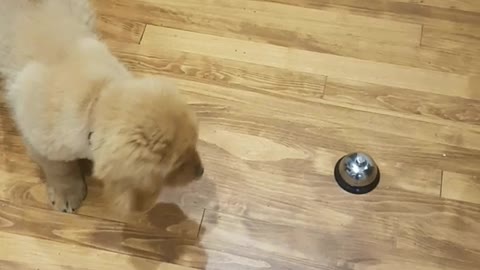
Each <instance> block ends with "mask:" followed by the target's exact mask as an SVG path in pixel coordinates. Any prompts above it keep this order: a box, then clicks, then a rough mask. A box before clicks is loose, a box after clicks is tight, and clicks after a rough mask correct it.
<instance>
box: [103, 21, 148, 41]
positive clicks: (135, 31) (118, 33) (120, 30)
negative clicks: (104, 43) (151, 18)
mask: <svg viewBox="0 0 480 270" xmlns="http://www.w3.org/2000/svg"><path fill="white" fill-rule="evenodd" d="M96 24H97V31H98V33H99V35H100V37H101V38H102V39H110V40H117V41H122V42H133V43H140V40H141V39H142V35H143V31H145V26H146V25H145V24H144V23H139V22H135V21H130V20H127V19H119V18H116V17H112V16H98V17H97V22H96Z"/></svg>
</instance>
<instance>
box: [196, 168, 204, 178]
mask: <svg viewBox="0 0 480 270" xmlns="http://www.w3.org/2000/svg"><path fill="white" fill-rule="evenodd" d="M204 172H205V169H204V168H203V166H199V167H198V168H197V176H198V177H201V176H203V173H204Z"/></svg>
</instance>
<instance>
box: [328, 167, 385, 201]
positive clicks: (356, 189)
mask: <svg viewBox="0 0 480 270" xmlns="http://www.w3.org/2000/svg"><path fill="white" fill-rule="evenodd" d="M342 160H343V158H341V159H340V160H338V161H337V164H335V170H334V176H335V180H336V181H337V184H338V185H339V186H340V187H341V188H342V189H343V190H345V191H347V192H349V193H352V194H356V195H362V194H367V193H369V192H370V191H372V190H374V189H375V188H376V187H377V186H378V183H379V182H380V169H378V168H377V176H376V177H375V179H374V180H373V182H372V183H370V184H368V185H366V186H361V187H354V186H351V185H349V184H348V183H347V182H346V181H345V180H343V178H342V176H341V175H340V170H339V168H340V162H341V161H342Z"/></svg>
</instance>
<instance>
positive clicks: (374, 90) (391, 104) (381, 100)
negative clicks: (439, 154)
mask: <svg viewBox="0 0 480 270" xmlns="http://www.w3.org/2000/svg"><path fill="white" fill-rule="evenodd" d="M324 99H325V100H328V101H332V102H334V103H337V104H348V105H349V106H352V107H357V106H362V107H365V108H368V110H375V109H378V110H381V111H393V112H398V113H400V115H403V114H408V115H416V116H421V118H419V119H424V118H425V117H428V118H430V119H432V120H433V121H436V120H449V122H442V121H439V122H438V123H442V124H445V125H456V124H458V123H467V124H473V125H480V101H479V100H472V99H464V98H459V97H452V96H443V95H435V94H428V93H423V92H418V91H412V90H409V89H401V88H394V87H387V86H382V85H376V84H369V83H364V82H359V81H351V80H343V79H337V78H332V77H329V78H328V83H327V85H326V90H325V94H324Z"/></svg>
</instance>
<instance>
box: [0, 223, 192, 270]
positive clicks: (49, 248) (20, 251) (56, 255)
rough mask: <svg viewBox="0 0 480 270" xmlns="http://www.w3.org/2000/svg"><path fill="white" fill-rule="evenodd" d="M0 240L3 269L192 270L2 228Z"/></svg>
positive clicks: (0, 257)
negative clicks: (24, 234) (4, 230)
mask: <svg viewBox="0 0 480 270" xmlns="http://www.w3.org/2000/svg"><path fill="white" fill-rule="evenodd" d="M0 241H1V242H2V246H1V247H0V251H1V252H0V267H1V268H2V269H5V270H13V269H15V270H16V269H31V270H34V269H35V270H37V269H49V270H50V269H51V270H56V269H58V270H60V269H61V270H65V269H71V270H77V269H78V270H97V269H99V268H100V269H105V270H109V269H119V268H121V269H126V270H130V269H132V270H138V269H151V270H155V269H158V270H160V269H161V270H193V268H189V267H183V266H177V265H174V264H170V263H162V262H158V261H153V260H148V259H142V258H137V257H130V256H127V255H122V254H118V253H112V252H108V251H103V250H98V249H93V248H86V247H81V246H76V245H66V244H62V243H58V242H54V241H49V240H44V239H38V238H33V237H27V236H21V235H15V234H10V233H5V232H2V231H0ZM19 243H21V245H20V244H19ZM86 258H88V259H86Z"/></svg>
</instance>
